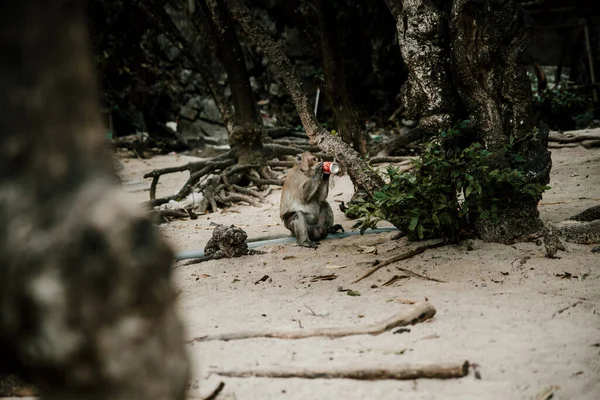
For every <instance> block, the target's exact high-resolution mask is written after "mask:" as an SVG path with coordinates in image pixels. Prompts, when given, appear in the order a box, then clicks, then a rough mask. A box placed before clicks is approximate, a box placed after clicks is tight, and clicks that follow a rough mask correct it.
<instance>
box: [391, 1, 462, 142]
mask: <svg viewBox="0 0 600 400" xmlns="http://www.w3.org/2000/svg"><path fill="white" fill-rule="evenodd" d="M387 3H388V7H390V9H391V10H394V11H395V12H397V13H398V14H397V15H396V16H395V17H396V23H397V25H396V26H397V30H398V43H399V45H400V50H401V52H402V58H403V59H404V62H405V63H406V66H407V68H408V80H407V81H406V82H405V84H404V85H403V86H402V88H401V89H400V96H399V97H400V101H401V103H402V105H403V106H404V109H405V111H404V114H405V115H406V116H407V117H408V118H410V119H415V120H419V126H420V128H421V129H422V130H423V131H425V132H426V133H430V134H437V133H438V132H439V131H440V129H443V128H446V127H448V126H450V124H451V123H452V122H453V121H455V120H456V117H457V98H456V91H455V89H454V87H453V85H452V72H451V70H450V60H449V49H450V45H449V42H448V31H447V24H448V13H449V7H448V5H447V3H448V2H446V1H445V0H404V1H403V2H402V7H401V8H400V7H397V6H395V4H389V3H391V1H387Z"/></svg>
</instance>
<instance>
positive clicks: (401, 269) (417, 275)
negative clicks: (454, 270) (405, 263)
mask: <svg viewBox="0 0 600 400" xmlns="http://www.w3.org/2000/svg"><path fill="white" fill-rule="evenodd" d="M396 269H397V270H399V271H402V272H404V273H406V274H408V275H410V276H413V277H415V278H420V279H423V280H426V281H432V282H437V283H446V281H442V280H440V279H436V278H430V277H428V276H425V275H421V274H418V273H416V272H413V271H411V270H409V269H406V268H402V267H396Z"/></svg>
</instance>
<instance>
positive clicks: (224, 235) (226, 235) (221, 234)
mask: <svg viewBox="0 0 600 400" xmlns="http://www.w3.org/2000/svg"><path fill="white" fill-rule="evenodd" d="M247 238H248V235H247V234H246V232H244V231H243V230H242V229H240V228H238V227H236V226H234V225H231V226H225V225H219V226H217V227H216V228H215V230H214V231H213V234H212V237H211V238H210V240H209V241H208V243H207V244H206V247H205V248H204V255H205V256H206V257H208V258H210V259H219V258H231V257H240V256H245V255H247V254H248V252H249V250H248V244H247V243H246V239H247Z"/></svg>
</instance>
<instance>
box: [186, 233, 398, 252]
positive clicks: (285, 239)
mask: <svg viewBox="0 0 600 400" xmlns="http://www.w3.org/2000/svg"><path fill="white" fill-rule="evenodd" d="M396 230H398V229H397V228H394V227H386V228H375V229H369V230H368V231H365V233H385V232H393V231H396ZM353 235H360V231H351V232H337V233H330V234H328V235H327V237H326V238H325V239H343V238H345V237H348V236H353ZM295 241H296V238H295V237H293V236H288V237H283V238H277V239H267V240H257V241H254V242H248V248H250V249H255V248H257V247H260V246H267V245H273V244H283V243H291V242H295ZM202 257H204V250H188V251H180V252H179V253H176V254H175V259H176V260H187V259H190V258H202Z"/></svg>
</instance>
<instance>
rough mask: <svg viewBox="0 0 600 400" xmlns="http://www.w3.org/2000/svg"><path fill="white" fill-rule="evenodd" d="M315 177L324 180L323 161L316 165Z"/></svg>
mask: <svg viewBox="0 0 600 400" xmlns="http://www.w3.org/2000/svg"><path fill="white" fill-rule="evenodd" d="M315 176H316V177H317V178H323V161H321V162H318V163H317V165H315Z"/></svg>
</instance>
